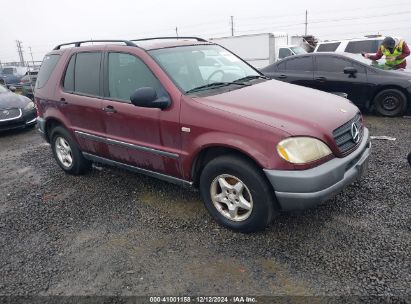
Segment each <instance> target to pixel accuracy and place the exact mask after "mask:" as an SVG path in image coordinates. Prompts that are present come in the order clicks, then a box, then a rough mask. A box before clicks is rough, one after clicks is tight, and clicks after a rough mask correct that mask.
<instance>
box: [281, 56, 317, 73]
mask: <svg viewBox="0 0 411 304" xmlns="http://www.w3.org/2000/svg"><path fill="white" fill-rule="evenodd" d="M312 70H313V60H312V57H308V56H307V57H300V58H295V59H291V60H287V71H307V72H310V71H312Z"/></svg>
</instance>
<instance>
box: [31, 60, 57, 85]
mask: <svg viewBox="0 0 411 304" xmlns="http://www.w3.org/2000/svg"><path fill="white" fill-rule="evenodd" d="M59 59H60V55H47V56H46V57H44V59H43V62H42V64H41V67H40V71H39V73H38V77H37V82H36V88H42V87H44V85H45V84H46V83H47V81H48V80H49V78H50V75H51V72H53V70H54V68H55V67H56V64H57V62H58V61H59Z"/></svg>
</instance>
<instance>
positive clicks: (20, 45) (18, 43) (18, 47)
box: [16, 40, 25, 66]
mask: <svg viewBox="0 0 411 304" xmlns="http://www.w3.org/2000/svg"><path fill="white" fill-rule="evenodd" d="M16 44H17V52H18V53H19V57H20V64H21V66H25V64H24V57H23V45H22V43H21V41H20V40H16Z"/></svg>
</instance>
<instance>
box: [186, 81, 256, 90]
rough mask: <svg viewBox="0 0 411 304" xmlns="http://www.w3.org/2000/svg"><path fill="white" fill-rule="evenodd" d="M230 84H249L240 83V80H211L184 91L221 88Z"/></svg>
mask: <svg viewBox="0 0 411 304" xmlns="http://www.w3.org/2000/svg"><path fill="white" fill-rule="evenodd" d="M231 84H236V85H241V86H249V84H246V83H241V82H213V83H209V84H206V85H202V86H199V87H196V88H194V89H191V90H188V91H186V93H193V92H198V91H203V90H207V89H214V88H221V87H225V86H228V85H231Z"/></svg>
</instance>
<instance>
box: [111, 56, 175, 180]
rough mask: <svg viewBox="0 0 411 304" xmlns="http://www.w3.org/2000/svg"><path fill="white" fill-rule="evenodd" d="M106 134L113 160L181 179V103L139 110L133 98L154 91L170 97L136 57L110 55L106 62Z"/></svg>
mask: <svg viewBox="0 0 411 304" xmlns="http://www.w3.org/2000/svg"><path fill="white" fill-rule="evenodd" d="M105 69H106V72H105V74H106V76H105V78H104V83H105V100H104V101H103V109H104V111H105V118H104V121H105V130H106V137H107V142H108V150H109V154H110V158H111V159H112V160H115V161H118V162H121V163H125V164H129V165H133V166H136V167H139V168H142V169H146V170H151V171H155V172H161V173H165V174H167V175H172V176H174V177H179V176H180V171H181V170H180V167H179V156H180V155H179V152H180V150H181V141H180V123H179V102H178V101H172V104H171V106H170V107H169V108H167V109H164V110H161V109H158V108H144V107H136V106H134V105H133V104H132V103H131V102H130V96H131V94H132V93H134V91H135V90H136V89H138V88H142V87H152V88H154V89H155V90H156V92H157V95H158V96H159V97H161V96H167V97H168V98H170V97H169V95H168V93H167V91H166V90H165V89H164V87H163V86H162V85H161V83H160V81H159V80H158V79H157V78H156V77H155V75H154V74H153V73H152V72H151V70H150V69H149V68H148V66H147V65H146V64H145V63H144V62H143V61H142V60H141V59H140V58H138V57H137V56H135V55H132V54H128V53H121V52H109V53H107V56H106V59H105Z"/></svg>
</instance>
